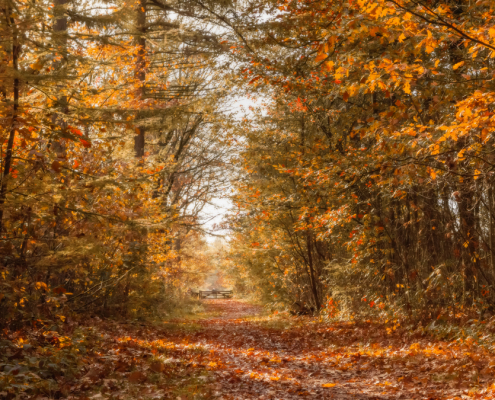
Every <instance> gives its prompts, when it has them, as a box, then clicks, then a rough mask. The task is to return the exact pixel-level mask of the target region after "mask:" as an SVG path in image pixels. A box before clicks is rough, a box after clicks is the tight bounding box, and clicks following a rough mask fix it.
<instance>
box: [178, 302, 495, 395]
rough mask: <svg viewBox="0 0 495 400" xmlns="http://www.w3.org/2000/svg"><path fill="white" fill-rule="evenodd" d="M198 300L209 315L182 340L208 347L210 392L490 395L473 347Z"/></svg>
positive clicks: (488, 380)
mask: <svg viewBox="0 0 495 400" xmlns="http://www.w3.org/2000/svg"><path fill="white" fill-rule="evenodd" d="M204 305H205V308H206V310H207V313H210V314H213V317H210V318H206V319H202V320H198V321H197V323H198V324H199V325H200V326H201V329H200V330H198V331H197V332H196V333H194V335H192V336H191V337H190V338H188V340H189V341H190V343H191V344H194V345H195V346H197V347H199V348H202V349H204V350H206V351H207V352H209V355H208V359H209V363H208V364H207V369H208V370H210V373H209V375H210V379H211V380H212V382H213V383H212V384H211V387H213V390H212V392H210V394H209V398H223V399H284V400H285V399H296V398H301V396H303V397H304V396H305V397H307V398H314V399H332V398H333V399H341V400H342V399H363V400H371V399H453V398H459V399H460V398H470V397H471V396H472V395H474V396H475V398H487V399H488V398H494V397H492V396H493V392H491V391H489V392H487V391H486V389H483V388H487V387H488V385H489V384H491V383H492V382H491V381H493V378H492V377H493V374H492V375H491V376H492V377H490V376H489V374H488V375H486V374H485V375H482V374H480V371H483V372H486V371H487V369H486V368H487V367H488V362H489V360H488V359H484V357H483V355H482V354H481V353H478V354H477V353H476V351H474V352H473V349H470V350H469V352H468V351H467V350H466V351H465V354H463V351H462V349H460V348H455V347H453V346H452V344H450V345H449V343H444V342H437V343H429V342H428V341H426V340H422V341H418V340H412V341H411V340H406V339H404V338H401V337H400V335H397V334H394V333H392V334H387V331H386V328H385V327H383V326H381V327H378V326H373V325H372V324H370V323H367V324H364V325H359V324H356V323H339V324H325V323H322V322H321V321H317V320H316V319H314V318H306V317H305V318H289V317H287V316H284V317H277V316H271V317H263V316H260V315H258V316H257V314H258V312H259V311H260V309H258V308H257V307H254V306H252V305H249V304H246V303H243V302H240V301H236V300H208V301H205V302H204ZM430 340H431V339H430ZM212 375H213V377H214V379H212ZM473 388H477V390H475V391H476V392H477V394H475V393H474V391H473V390H472V389H473ZM470 389H471V391H470Z"/></svg>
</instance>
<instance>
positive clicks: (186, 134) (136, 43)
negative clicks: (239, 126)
mask: <svg viewBox="0 0 495 400" xmlns="http://www.w3.org/2000/svg"><path fill="white" fill-rule="evenodd" d="M90 4H92V2H84V3H82V4H80V3H77V2H72V1H68V0H57V1H55V2H54V3H51V2H45V1H41V2H30V1H24V0H19V1H17V0H8V1H6V2H3V3H2V5H1V6H0V13H1V22H0V35H1V36H2V46H1V47H0V57H1V58H2V63H1V65H0V91H1V96H2V99H1V102H0V118H1V120H2V124H1V127H0V137H1V140H2V149H1V159H2V181H1V186H0V236H1V242H0V273H1V276H2V283H1V285H2V289H1V294H0V302H1V305H2V310H4V313H3V315H2V320H1V324H2V325H9V326H10V327H12V328H15V327H18V326H22V325H24V324H26V323H31V321H32V319H33V318H34V319H37V318H45V317H46V318H52V319H53V318H58V316H61V317H62V316H63V315H64V314H65V313H66V312H68V311H69V310H72V311H76V312H82V311H91V312H95V313H101V314H103V315H116V314H120V315H126V316H132V315H138V311H139V314H140V315H144V314H146V313H143V312H142V310H148V311H150V312H153V310H154V307H153V305H154V304H157V303H158V302H160V301H163V299H164V298H170V297H174V296H176V295H180V293H182V292H183V290H184V288H185V287H187V286H188V285H189V282H190V280H189V278H188V276H189V275H187V274H185V275H183V274H181V273H179V271H180V270H182V269H184V268H185V266H184V265H183V264H182V263H181V262H179V261H178V260H179V259H178V257H177V252H178V251H180V246H178V245H177V243H178V242H180V241H181V240H183V241H184V240H185V241H186V242H187V240H191V239H188V237H190V236H191V235H193V236H194V235H198V234H199V235H200V237H201V235H202V234H201V233H200V231H198V229H197V228H198V222H199V220H198V218H199V213H200V211H201V209H202V207H203V206H204V204H206V203H207V202H209V201H210V199H211V197H212V196H213V195H214V193H215V192H216V191H218V190H220V189H221V187H222V185H223V183H222V182H223V180H224V177H222V176H221V172H222V171H221V170H222V165H223V163H224V147H225V146H224V144H223V142H222V141H221V140H220V137H221V133H222V130H223V127H222V125H221V124H220V122H219V119H218V118H217V116H216V113H215V111H216V109H217V107H218V105H219V104H220V101H221V99H222V98H223V96H224V93H225V87H224V86H221V85H220V82H221V80H222V79H223V78H222V74H221V73H218V72H215V70H214V69H213V68H212V67H213V65H214V63H215V58H216V57H217V56H218V55H219V54H221V53H222V52H223V47H222V46H220V45H219V44H218V43H217V41H216V38H215V37H214V36H211V35H210V36H208V37H206V36H205V35H206V34H205V33H204V32H203V29H204V24H203V25H202V24H199V23H197V22H195V20H194V19H191V16H192V15H193V14H194V10H191V9H188V10H184V9H181V8H180V7H181V5H180V4H175V3H174V4H173V6H174V7H176V11H177V13H178V14H177V13H175V14H174V15H172V16H171V15H170V13H169V11H168V9H167V8H166V7H165V8H164V6H163V4H162V3H159V2H151V1H150V2H146V1H144V2H143V1H141V2H137V3H136V4H135V5H134V6H132V7H129V4H126V3H125V2H119V1H117V2H115V3H113V4H111V5H105V6H101V7H100V6H97V7H96V8H94V9H93V8H91V7H88V6H89V5H90ZM171 6H172V4H171ZM95 10H96V11H95ZM191 13H192V14H191ZM183 14H187V15H188V16H189V17H184V16H183ZM187 18H189V19H187ZM157 37H160V39H157ZM198 240H201V239H200V238H198ZM193 269H194V268H193ZM184 277H185V278H184ZM174 279H175V280H176V281H174V282H173V283H172V284H171V281H172V280H174ZM191 279H192V281H196V280H197V278H191Z"/></svg>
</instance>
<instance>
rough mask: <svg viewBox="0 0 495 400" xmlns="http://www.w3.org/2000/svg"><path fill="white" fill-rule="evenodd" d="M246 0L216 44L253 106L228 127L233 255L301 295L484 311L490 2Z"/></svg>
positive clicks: (489, 255)
mask: <svg viewBox="0 0 495 400" xmlns="http://www.w3.org/2000/svg"><path fill="white" fill-rule="evenodd" d="M249 7H250V8H247V9H245V10H244V11H245V13H244V14H242V17H239V20H242V24H240V23H238V22H236V20H234V19H231V20H230V23H231V25H232V27H233V30H232V38H231V40H232V43H231V44H232V47H233V51H234V53H235V54H236V55H237V56H238V57H239V59H240V60H242V62H243V65H242V68H241V69H240V70H239V75H240V77H243V78H244V82H245V87H246V90H248V91H250V92H251V93H253V92H258V93H259V92H260V91H263V92H264V93H265V94H264V96H265V99H266V103H267V104H266V105H265V107H264V110H265V111H264V113H263V114H261V116H260V117H259V119H258V120H257V121H256V123H255V124H253V125H252V126H250V127H245V128H244V127H242V129H239V131H240V132H241V134H242V132H243V131H245V132H247V133H245V134H244V137H245V138H246V140H245V145H246V146H245V150H244V151H243V153H242V154H241V157H240V163H241V164H242V166H243V167H244V173H243V174H242V176H243V178H244V179H243V181H242V184H240V185H238V192H237V195H236V197H235V201H236V202H237V205H238V207H239V213H238V215H237V217H236V218H234V222H233V223H234V226H235V227H236V229H237V230H238V233H237V234H238V235H239V237H238V239H237V242H236V243H239V245H238V246H240V244H241V243H244V247H243V248H244V250H243V251H245V253H244V254H245V256H246V257H241V258H239V260H238V261H239V265H241V266H242V267H243V268H248V269H249V268H250V267H249V266H250V265H251V264H252V263H255V264H256V265H257V266H258V267H257V268H254V269H253V268H251V270H252V271H256V272H255V275H257V276H258V277H260V278H261V280H262V281H263V282H264V283H263V284H264V285H265V291H264V292H265V293H266V294H268V295H269V294H270V293H271V292H270V291H269V290H272V289H273V287H274V286H273V285H275V286H277V285H281V287H285V286H287V285H288V284H289V283H288V282H291V283H290V285H289V286H290V287H291V288H292V289H291V292H294V291H295V292H300V296H302V297H304V300H305V301H307V302H312V303H313V305H314V306H315V307H317V308H318V307H320V306H322V305H323V304H324V303H325V301H324V298H325V297H326V296H331V295H332V293H333V294H336V293H340V294H341V295H342V298H347V299H348V300H349V302H350V303H349V304H354V305H356V306H357V305H363V304H364V305H366V307H368V309H369V306H368V305H367V304H370V303H369V301H370V300H371V301H372V302H373V304H372V306H374V305H375V304H377V305H378V304H380V305H381V307H382V308H383V307H385V306H386V305H387V304H392V303H393V304H396V305H400V306H401V307H403V309H404V310H406V311H407V312H409V313H412V312H416V310H418V311H421V315H426V316H430V317H435V318H437V317H440V316H449V315H450V317H454V318H455V317H458V316H459V315H458V314H459V313H461V312H466V311H467V310H468V309H470V310H476V311H479V312H483V310H486V309H489V308H491V307H492V304H493V300H494V294H493V289H492V288H493V283H494V280H495V258H494V251H495V239H494V228H495V227H494V220H493V218H494V205H495V203H494V201H495V199H494V197H493V196H494V195H493V190H492V186H493V171H492V169H493V144H494V140H493V137H492V132H493V110H492V100H493V88H494V83H493V74H492V68H493V59H494V56H495V23H494V21H493V13H494V9H493V4H492V3H491V2H488V1H479V2H476V3H468V2H448V1H443V2H435V3H432V2H426V1H402V0H401V1H372V2H364V1H343V2H333V3H331V2H325V1H320V2H316V3H315V2H306V1H297V2H296V1H279V2H273V3H269V4H267V3H265V2H260V3H256V4H254V3H250V6H249ZM239 20H237V21H239ZM259 21H262V22H261V23H260V22H259ZM254 32H256V34H254ZM253 226H254V227H256V228H254V229H253ZM247 238H249V239H252V240H251V241H250V242H251V247H253V249H254V248H256V249H258V250H259V251H258V252H256V251H254V250H253V251H248V250H247V249H246V246H248V245H247V244H246V243H247V240H246V239H247ZM272 238H283V240H282V241H280V240H276V239H275V240H273V241H272V240H271V239H272ZM241 247H242V246H241ZM261 250H263V251H265V253H263V254H267V255H269V254H271V256H270V257H263V256H258V254H260V252H261ZM237 254H241V253H237ZM249 254H251V256H249ZM256 257H260V258H262V260H263V261H259V262H258V261H255V260H256V259H257V258H256ZM277 257H286V260H285V261H284V263H283V264H282V265H281V264H280V259H277ZM243 259H245V261H243ZM284 265H285V266H284ZM279 267H280V268H279ZM301 279H302V281H301ZM267 281H268V282H272V283H273V285H271V284H270V285H269V284H268V283H266V282H267ZM284 290H285V289H284ZM273 293H274V294H276V292H273ZM289 298H292V295H290V296H289ZM361 300H367V302H364V301H361ZM370 305H371V304H370ZM375 308H376V306H375ZM422 311H424V313H422Z"/></svg>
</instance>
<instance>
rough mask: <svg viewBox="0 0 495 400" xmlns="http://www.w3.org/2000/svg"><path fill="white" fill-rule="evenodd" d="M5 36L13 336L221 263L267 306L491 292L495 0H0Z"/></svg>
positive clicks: (461, 310)
mask: <svg viewBox="0 0 495 400" xmlns="http://www.w3.org/2000/svg"><path fill="white" fill-rule="evenodd" d="M0 36H1V40H0V59H1V62H0V121H1V123H0V139H1V144H2V146H1V149H0V152H1V154H0V158H1V171H2V174H1V183H0V236H1V240H0V276H1V278H0V309H1V315H0V328H1V329H3V335H4V336H5V338H10V339H9V340H12V336H9V335H12V334H13V332H21V331H24V330H29V329H38V328H40V327H42V328H40V329H42V330H43V329H45V330H47V329H48V328H46V327H47V326H51V327H52V328H50V329H49V330H50V331H53V332H55V331H57V329H58V328H57V326H63V325H64V323H65V324H66V323H67V321H75V320H77V319H78V318H79V319H80V318H86V317H87V316H90V317H92V318H103V319H117V320H119V319H121V320H122V319H123V320H127V321H130V320H135V319H140V320H146V319H147V318H151V319H153V318H163V317H166V316H167V315H169V314H171V313H173V312H174V310H177V309H180V308H184V307H186V306H187V307H193V306H194V307H196V306H197V304H196V303H194V302H191V300H190V299H189V298H188V297H187V291H188V290H189V289H190V288H192V287H198V286H200V285H202V284H204V281H205V277H207V276H208V274H209V273H211V271H218V270H223V271H224V274H225V276H226V277H228V279H230V281H229V282H231V284H232V286H233V287H234V289H235V291H236V293H238V294H239V295H245V296H249V297H250V298H254V299H256V300H258V301H261V302H263V304H265V305H269V306H270V307H271V309H272V310H273V309H277V310H287V309H288V308H290V307H291V305H292V307H293V304H294V302H296V304H297V308H298V309H299V311H305V312H308V311H310V312H311V313H313V312H314V314H317V315H320V316H326V317H327V318H341V319H342V318H344V319H345V318H348V317H349V316H353V317H355V316H359V315H366V316H369V315H375V316H380V315H381V316H384V315H389V316H390V315H395V317H394V318H396V317H397V318H399V316H401V317H404V318H408V319H409V320H410V321H439V320H440V321H449V322H450V323H453V324H456V323H461V324H462V323H464V322H465V321H466V320H467V319H473V318H474V319H480V320H482V319H483V318H485V317H486V318H489V317H490V316H491V315H492V314H493V313H495V286H494V285H495V191H494V188H493V186H494V183H495V169H494V168H495V147H494V145H495V137H494V132H495V109H494V104H495V103H494V101H495V70H494V66H495V3H493V1H490V0H477V1H467V0H438V1H436V0H370V1H364V0H339V1H329V0H298V1H295V0H252V1H251V0H249V1H240V2H237V1H230V0H219V1H216V0H204V1H203V0H192V1H182V0H130V1H129V0H127V1H122V0H114V1H107V0H99V1H96V0H84V1H73V0H53V2H52V0H51V1H45V0H0ZM239 102H240V103H243V102H244V103H245V104H251V106H250V107H249V108H248V107H244V110H243V109H242V108H241V107H239ZM219 198H220V199H224V200H223V201H225V199H228V200H229V201H230V202H231V204H232V207H231V210H230V211H229V212H228V213H227V214H226V215H225V216H224V222H223V223H222V226H221V228H222V229H223V230H222V232H225V230H227V231H228V232H229V233H228V234H227V238H226V239H225V246H224V247H225V250H222V251H221V252H220V251H219V250H218V248H213V247H212V246H211V245H209V244H208V240H207V239H208V235H209V234H211V233H213V234H215V232H211V228H208V227H206V225H205V222H207V221H206V220H207V219H208V217H207V216H205V215H206V214H205V213H206V211H205V210H207V209H208V208H209V207H211V204H212V203H214V201H215V199H219ZM193 303H194V304H193ZM296 311H297V310H296ZM394 329H395V328H394ZM2 343H3V342H2ZM57 343H59V342H57ZM0 344H1V343H0ZM0 389H1V387H0ZM9 390H11V389H9ZM9 393H12V392H9Z"/></svg>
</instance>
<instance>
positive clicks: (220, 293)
mask: <svg viewBox="0 0 495 400" xmlns="http://www.w3.org/2000/svg"><path fill="white" fill-rule="evenodd" d="M191 295H193V296H194V297H197V298H198V299H231V298H232V296H233V295H234V291H233V290H197V291H193V290H191Z"/></svg>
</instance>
